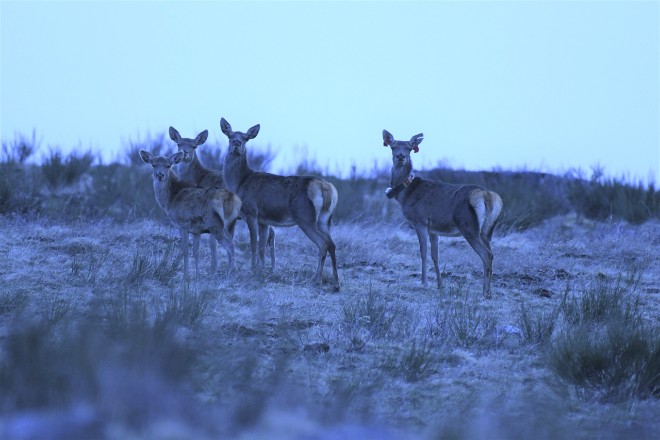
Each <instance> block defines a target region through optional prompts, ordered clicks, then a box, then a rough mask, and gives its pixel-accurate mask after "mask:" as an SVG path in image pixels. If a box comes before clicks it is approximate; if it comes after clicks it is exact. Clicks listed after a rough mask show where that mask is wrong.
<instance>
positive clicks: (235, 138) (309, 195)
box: [220, 118, 339, 290]
mask: <svg viewBox="0 0 660 440" xmlns="http://www.w3.org/2000/svg"><path fill="white" fill-rule="evenodd" d="M220 128H221V129H222V132H223V133H224V134H225V135H226V136H227V138H228V139H229V147H228V150H227V154H226V155H225V161H224V169H223V172H224V179H225V183H226V185H227V187H228V188H229V189H230V190H231V191H234V192H235V193H236V194H238V196H239V197H240V198H241V200H242V201H243V207H242V208H241V216H242V217H243V219H244V220H245V221H246V222H247V224H248V228H249V230H250V246H251V249H252V269H253V270H257V271H259V270H260V268H261V266H262V265H263V258H264V251H265V247H266V234H267V231H268V227H269V226H294V225H298V227H299V228H300V229H302V231H303V232H304V233H305V235H307V237H309V239H310V240H312V242H314V244H316V246H318V248H319V264H318V268H317V270H316V275H315V277H314V280H315V281H316V282H318V283H322V274H323V265H324V264H325V258H326V256H327V254H328V253H330V259H331V260H332V274H333V286H334V288H335V290H339V276H338V275H337V259H336V257H335V248H336V247H335V243H334V241H332V237H331V236H330V225H331V222H332V213H333V212H334V210H335V208H336V207H337V198H338V195H337V189H336V188H335V187H334V186H333V185H332V184H331V183H329V182H326V181H325V180H322V179H319V178H318V177H312V176H286V177H285V176H278V175H275V174H269V173H262V172H258V171H254V170H252V169H251V168H250V165H249V164H248V160H247V150H246V147H245V144H246V143H247V141H249V140H250V139H254V138H255V137H256V136H257V134H258V133H259V125H255V126H254V127H252V128H250V129H249V130H248V131H247V133H242V132H240V131H232V128H231V125H229V122H227V121H226V120H225V119H224V118H222V119H221V120H220ZM257 239H258V241H259V253H258V254H257Z"/></svg>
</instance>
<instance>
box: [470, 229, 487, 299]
mask: <svg viewBox="0 0 660 440" xmlns="http://www.w3.org/2000/svg"><path fill="white" fill-rule="evenodd" d="M465 239H466V240H467V242H468V243H469V244H470V246H472V249H474V251H475V252H476V253H477V255H479V257H480V258H481V261H482V262H483V264H484V297H486V298H490V297H491V292H490V282H491V279H492V278H493V252H492V251H491V250H490V246H488V244H487V243H486V242H484V240H483V239H482V238H481V236H476V237H474V236H466V237H465Z"/></svg>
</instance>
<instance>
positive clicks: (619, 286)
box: [562, 277, 641, 325]
mask: <svg viewBox="0 0 660 440" xmlns="http://www.w3.org/2000/svg"><path fill="white" fill-rule="evenodd" d="M637 280H639V279H637ZM630 281H634V280H631V279H629V281H628V282H625V281H624V280H623V279H622V277H618V279H617V280H616V281H615V282H612V281H608V280H602V279H597V280H596V281H595V283H594V285H593V286H592V287H591V288H590V289H587V290H585V291H583V292H582V294H581V295H572V296H571V297H570V298H567V299H566V300H565V301H563V302H562V313H563V316H564V319H566V321H567V322H568V323H570V324H572V325H578V324H589V323H598V322H605V321H609V320H615V321H620V320H622V321H639V320H640V319H641V317H640V315H639V297H638V296H636V295H634V289H633V286H632V285H631V284H630Z"/></svg>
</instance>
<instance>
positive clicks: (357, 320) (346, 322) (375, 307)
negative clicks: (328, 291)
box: [342, 289, 399, 338]
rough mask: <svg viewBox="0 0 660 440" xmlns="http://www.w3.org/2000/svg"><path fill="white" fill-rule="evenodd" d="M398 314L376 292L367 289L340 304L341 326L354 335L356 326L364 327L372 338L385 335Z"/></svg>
mask: <svg viewBox="0 0 660 440" xmlns="http://www.w3.org/2000/svg"><path fill="white" fill-rule="evenodd" d="M398 316H399V314H398V313H397V311H396V310H394V309H392V308H389V307H388V305H387V303H386V302H385V301H384V300H383V299H382V298H381V297H379V296H378V295H377V294H376V292H374V291H373V290H372V289H369V292H368V293H367V295H366V296H365V297H363V298H358V299H357V300H355V301H353V302H351V303H345V304H344V305H343V306H342V327H343V329H344V330H345V331H346V332H347V333H349V334H351V335H355V331H356V330H357V329H358V328H364V329H367V330H368V331H369V334H370V335H371V336H372V337H374V338H381V337H384V336H386V335H387V334H388V333H389V331H390V328H391V327H392V324H393V323H394V321H395V320H396V319H397V318H398Z"/></svg>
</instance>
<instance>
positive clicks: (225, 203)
mask: <svg viewBox="0 0 660 440" xmlns="http://www.w3.org/2000/svg"><path fill="white" fill-rule="evenodd" d="M213 209H214V211H215V212H216V214H218V216H219V217H220V220H222V223H223V224H224V225H225V226H227V225H230V224H231V223H233V222H234V221H235V220H236V219H237V218H238V215H239V213H240V212H241V199H240V198H239V197H238V196H237V195H236V194H234V193H233V192H231V191H227V190H225V189H217V190H216V193H215V195H214V196H213Z"/></svg>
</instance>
